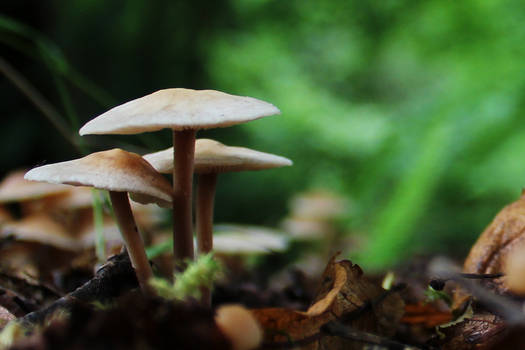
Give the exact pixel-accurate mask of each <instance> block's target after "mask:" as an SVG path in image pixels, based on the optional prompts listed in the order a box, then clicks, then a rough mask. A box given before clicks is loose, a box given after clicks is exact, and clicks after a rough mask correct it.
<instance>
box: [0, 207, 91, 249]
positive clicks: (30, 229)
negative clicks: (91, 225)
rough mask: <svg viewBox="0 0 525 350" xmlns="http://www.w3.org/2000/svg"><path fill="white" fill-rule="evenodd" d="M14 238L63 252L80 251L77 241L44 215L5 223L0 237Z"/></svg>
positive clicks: (80, 246)
mask: <svg viewBox="0 0 525 350" xmlns="http://www.w3.org/2000/svg"><path fill="white" fill-rule="evenodd" d="M11 235H12V236H14V237H15V239H16V240H17V241H23V242H36V243H40V244H44V245H49V246H53V247H56V248H59V249H62V250H65V251H76V252H78V251H80V250H81V249H82V245H81V243H80V241H79V240H78V239H76V238H75V237H73V236H71V235H70V234H68V232H67V231H66V230H65V228H64V227H63V226H62V225H60V224H59V223H57V222H56V221H54V220H52V219H51V218H50V217H49V216H48V215H46V214H38V213H37V214H33V215H31V216H28V217H26V218H23V219H22V220H19V221H13V222H9V223H6V224H5V225H3V226H2V228H1V230H0V237H8V236H11Z"/></svg>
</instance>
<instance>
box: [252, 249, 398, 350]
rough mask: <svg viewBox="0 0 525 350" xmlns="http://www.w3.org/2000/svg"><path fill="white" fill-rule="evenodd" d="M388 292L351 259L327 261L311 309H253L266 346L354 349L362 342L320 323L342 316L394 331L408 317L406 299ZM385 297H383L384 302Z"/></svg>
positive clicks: (363, 326)
mask: <svg viewBox="0 0 525 350" xmlns="http://www.w3.org/2000/svg"><path fill="white" fill-rule="evenodd" d="M385 292H386V291H385V290H384V289H382V288H381V287H380V286H378V285H375V284H373V283H372V282H370V281H368V280H367V279H366V278H365V277H364V276H363V271H362V270H361V268H360V267H359V266H358V265H354V264H352V262H350V261H348V260H343V261H339V262H335V256H334V257H333V258H332V259H331V260H330V262H329V263H328V265H327V267H326V269H325V271H324V273H323V276H322V282H321V286H320V289H319V291H318V293H317V296H316V298H315V299H314V302H313V304H312V306H311V307H310V308H309V309H308V310H307V311H306V312H301V311H296V310H290V309H282V308H268V309H256V310H252V311H253V314H254V315H255V317H256V318H257V320H258V321H259V322H260V324H261V325H262V327H263V329H264V344H266V345H269V346H272V347H275V346H278V345H283V346H290V345H292V344H293V346H294V348H298V349H308V350H314V349H315V350H318V349H343V348H344V349H353V348H359V349H360V348H361V347H362V344H361V343H356V342H353V341H349V340H345V339H342V338H339V337H334V336H328V335H326V334H323V333H322V332H321V326H323V325H325V324H326V323H328V322H330V321H334V320H338V321H340V322H342V323H344V324H346V325H348V326H350V327H352V328H354V329H358V330H361V331H366V332H372V333H376V334H381V335H387V336H388V335H392V334H393V333H395V330H396V324H397V323H398V322H399V320H400V319H401V317H402V315H403V309H404V303H403V301H402V300H401V298H400V297H399V295H397V294H396V293H393V294H389V295H387V296H386V297H384V298H381V296H383V295H384V293H385ZM380 299H381V300H380Z"/></svg>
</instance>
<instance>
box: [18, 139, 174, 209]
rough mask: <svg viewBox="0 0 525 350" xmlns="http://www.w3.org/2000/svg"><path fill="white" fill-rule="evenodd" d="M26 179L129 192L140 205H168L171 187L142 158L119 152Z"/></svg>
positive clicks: (33, 172)
mask: <svg viewBox="0 0 525 350" xmlns="http://www.w3.org/2000/svg"><path fill="white" fill-rule="evenodd" d="M25 179H27V180H32V181H45V182H51V183H58V184H67V185H74V186H91V187H95V188H99V189H104V190H109V191H116V192H130V193H133V194H134V195H135V200H137V199H140V200H138V201H139V202H141V203H151V202H155V203H157V204H159V205H161V206H169V205H170V204H171V197H172V187H171V185H170V183H169V182H168V181H167V180H166V179H165V178H164V177H163V176H162V175H161V174H159V173H158V172H157V171H155V169H153V167H152V166H151V165H150V164H149V163H148V162H146V161H145V160H144V159H142V157H141V156H139V155H138V154H135V153H131V152H126V151H123V150H121V149H118V148H115V149H112V150H109V151H103V152H96V153H92V154H90V155H88V156H86V157H84V158H80V159H75V160H70V161H67V162H61V163H55V164H48V165H44V166H41V167H38V168H35V169H32V170H30V171H28V172H27V173H26V175H25Z"/></svg>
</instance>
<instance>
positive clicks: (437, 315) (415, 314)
mask: <svg viewBox="0 0 525 350" xmlns="http://www.w3.org/2000/svg"><path fill="white" fill-rule="evenodd" d="M451 320H452V313H451V312H450V311H441V310H439V309H438V308H436V307H435V306H434V305H432V304H424V303H421V302H420V303H417V304H409V305H406V306H405V315H404V316H403V318H402V319H401V322H403V323H407V324H411V325H423V326H425V327H426V328H433V327H435V326H439V325H441V324H444V323H447V322H450V321H451Z"/></svg>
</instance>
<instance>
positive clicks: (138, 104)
mask: <svg viewBox="0 0 525 350" xmlns="http://www.w3.org/2000/svg"><path fill="white" fill-rule="evenodd" d="M279 113H280V111H279V109H278V108H277V107H275V106H274V105H272V104H271V103H268V102H264V101H261V100H258V99H255V98H252V97H243V96H235V95H230V94H226V93H224V92H220V91H215V90H191V89H181V88H177V89H165V90H159V91H156V92H154V93H152V94H149V95H146V96H144V97H141V98H138V99H135V100H132V101H129V102H127V103H124V104H122V105H120V106H117V107H115V108H113V109H110V110H109V111H107V112H106V113H104V114H101V115H99V116H98V117H96V118H95V119H92V120H91V121H89V122H88V123H86V124H85V125H84V126H83V127H82V128H81V129H80V131H79V133H80V135H88V134H138V133H142V132H146V131H156V130H160V129H164V128H170V129H174V130H187V129H207V128H216V127H225V126H230V125H235V124H239V123H243V122H247V121H250V120H254V119H258V118H262V117H266V116H270V115H274V114H279Z"/></svg>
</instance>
